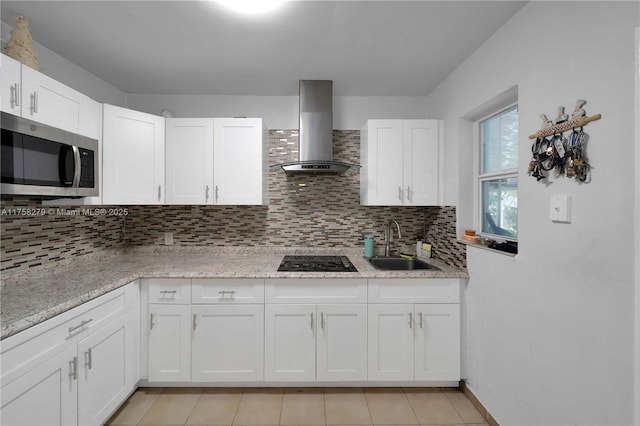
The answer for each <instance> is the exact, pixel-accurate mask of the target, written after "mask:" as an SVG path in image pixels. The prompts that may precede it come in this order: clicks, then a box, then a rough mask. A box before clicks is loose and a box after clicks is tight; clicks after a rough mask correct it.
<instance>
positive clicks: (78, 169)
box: [71, 145, 82, 188]
mask: <svg viewBox="0 0 640 426" xmlns="http://www.w3.org/2000/svg"><path fill="white" fill-rule="evenodd" d="M71 149H72V150H73V164H74V171H73V182H72V183H71V187H72V188H78V187H79V186H80V176H81V173H82V161H81V160H80V149H78V147H77V146H75V145H73V146H71Z"/></svg>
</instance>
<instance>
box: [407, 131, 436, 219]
mask: <svg viewBox="0 0 640 426" xmlns="http://www.w3.org/2000/svg"><path fill="white" fill-rule="evenodd" d="M403 155H404V179H403V181H404V187H403V189H404V194H403V198H404V204H405V205H412V206H433V205H437V204H438V187H439V180H438V176H439V170H438V165H439V161H438V120H405V121H404V147H403Z"/></svg>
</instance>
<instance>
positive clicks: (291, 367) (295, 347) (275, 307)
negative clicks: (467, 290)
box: [143, 278, 460, 385]
mask: <svg viewBox="0 0 640 426" xmlns="http://www.w3.org/2000/svg"><path fill="white" fill-rule="evenodd" d="M143 281H144V283H145V285H147V284H148V289H149V291H148V297H147V299H146V300H148V301H149V304H148V309H149V318H148V321H149V324H148V328H147V330H146V332H147V333H148V357H147V358H146V359H147V361H148V380H149V382H150V383H162V382H174V383H180V382H183V383H189V382H193V383H225V382H250V383H256V382H261V381H265V382H267V383H278V382H280V383H282V382H322V383H335V382H343V383H344V382H353V383H363V382H367V381H370V382H379V381H387V382H406V383H411V382H423V383H425V384H429V382H433V383H434V384H435V383H440V384H438V385H442V384H443V383H444V382H456V381H458V380H459V379H460V294H459V290H460V280H459V279H399V278H389V279H370V280H368V281H367V280H365V279H300V278H290V279H279V278H278V279H266V280H264V279H193V280H190V279H149V280H143ZM143 353H144V351H143Z"/></svg>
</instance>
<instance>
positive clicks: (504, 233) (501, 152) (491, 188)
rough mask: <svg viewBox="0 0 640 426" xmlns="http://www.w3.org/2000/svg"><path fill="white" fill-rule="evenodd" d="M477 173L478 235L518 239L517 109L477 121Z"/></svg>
mask: <svg viewBox="0 0 640 426" xmlns="http://www.w3.org/2000/svg"><path fill="white" fill-rule="evenodd" d="M479 128H480V129H479V130H480V173H479V174H478V191H479V192H478V193H479V197H478V199H479V202H480V205H479V209H478V211H479V214H480V217H479V218H478V223H479V224H480V230H481V233H483V234H487V235H490V236H495V237H498V238H503V239H508V240H516V239H517V238H518V170H517V166H518V107H517V105H512V106H510V107H509V108H507V109H505V110H502V111H500V112H498V113H497V114H494V115H492V116H490V117H488V118H486V119H484V120H481V121H480V122H479Z"/></svg>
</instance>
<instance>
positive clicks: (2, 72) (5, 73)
mask: <svg viewBox="0 0 640 426" xmlns="http://www.w3.org/2000/svg"><path fill="white" fill-rule="evenodd" d="M0 61H2V62H1V63H0V107H1V109H2V111H3V112H7V113H9V114H13V115H20V110H21V109H20V107H21V105H22V103H21V97H20V96H21V95H20V92H21V90H20V89H21V87H22V78H21V69H20V62H18V61H16V60H15V59H13V58H10V57H8V56H6V55H2V56H1V57H0Z"/></svg>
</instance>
